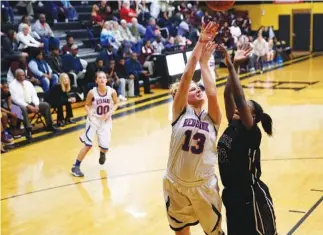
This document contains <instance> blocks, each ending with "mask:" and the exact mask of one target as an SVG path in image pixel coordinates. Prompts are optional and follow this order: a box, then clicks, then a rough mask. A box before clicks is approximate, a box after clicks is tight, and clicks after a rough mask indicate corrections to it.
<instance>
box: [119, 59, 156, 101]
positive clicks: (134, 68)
mask: <svg viewBox="0 0 323 235" xmlns="http://www.w3.org/2000/svg"><path fill="white" fill-rule="evenodd" d="M125 67H126V71H127V73H128V76H129V78H130V79H134V84H135V95H136V96H141V95H140V90H139V88H140V87H139V80H143V81H144V92H145V94H152V93H153V92H152V91H150V83H149V76H148V75H149V72H147V71H145V70H143V69H142V66H141V64H140V63H139V61H138V59H137V54H136V53H131V57H130V58H129V59H128V60H127V61H126V64H125Z"/></svg>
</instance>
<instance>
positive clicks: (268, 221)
mask: <svg viewBox="0 0 323 235" xmlns="http://www.w3.org/2000/svg"><path fill="white" fill-rule="evenodd" d="M218 49H219V50H220V51H221V52H222V53H223V55H224V58H225V59H224V62H225V64H226V65H227V66H228V71H229V77H228V80H227V83H226V86H225V91H224V100H225V110H226V116H227V119H228V122H229V125H228V127H227V128H226V129H225V130H224V133H223V134H222V136H221V137H220V139H219V143H218V157H219V171H220V175H221V181H222V184H223V186H224V189H223V193H222V198H223V203H224V206H225V208H226V217H227V228H228V229H227V231H228V235H241V234H249V235H256V234H266V235H277V229H276V217H275V212H274V207H273V201H272V198H271V195H270V193H269V189H268V187H267V185H266V184H265V183H264V182H262V181H261V180H260V176H261V161H260V144H261V131H260V128H259V127H258V125H257V124H258V123H259V122H261V125H262V127H263V129H264V131H265V132H266V133H267V134H268V135H269V136H271V135H272V119H271V117H270V116H269V115H268V114H266V113H265V112H264V111H263V108H262V107H261V106H260V104H258V103H257V102H256V101H254V100H248V101H247V100H246V98H245V96H244V91H243V88H242V86H241V83H240V80H239V77H238V73H237V72H236V71H239V67H240V64H241V63H243V62H244V61H245V60H246V59H247V58H248V56H249V53H250V52H251V50H252V49H251V48H250V46H249V43H246V44H243V45H241V47H240V48H238V50H237V52H236V53H235V57H234V62H233V63H232V62H231V59H230V55H229V53H228V52H227V51H226V49H225V48H224V46H223V45H219V47H218ZM235 67H236V68H235Z"/></svg>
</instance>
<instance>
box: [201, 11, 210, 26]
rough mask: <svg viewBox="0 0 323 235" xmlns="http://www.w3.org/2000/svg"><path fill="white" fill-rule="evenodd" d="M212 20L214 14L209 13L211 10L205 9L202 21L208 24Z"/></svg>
mask: <svg viewBox="0 0 323 235" xmlns="http://www.w3.org/2000/svg"><path fill="white" fill-rule="evenodd" d="M210 21H212V16H211V15H210V14H209V11H205V13H204V15H203V16H202V18H201V23H202V24H205V25H207V24H208V23H209V22H210Z"/></svg>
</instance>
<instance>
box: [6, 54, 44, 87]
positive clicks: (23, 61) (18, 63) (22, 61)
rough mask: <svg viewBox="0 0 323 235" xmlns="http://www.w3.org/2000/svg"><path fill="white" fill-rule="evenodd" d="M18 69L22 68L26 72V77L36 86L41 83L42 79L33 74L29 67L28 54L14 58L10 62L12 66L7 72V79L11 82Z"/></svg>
mask: <svg viewBox="0 0 323 235" xmlns="http://www.w3.org/2000/svg"><path fill="white" fill-rule="evenodd" d="M17 69H22V70H23V71H24V72H25V79H26V80H28V81H29V82H31V83H32V84H33V85H34V86H35V85H40V81H39V80H38V79H37V78H35V77H33V76H32V73H31V71H30V70H29V68H28V63H27V58H26V56H20V57H19V59H18V60H14V61H12V62H11V64H10V68H9V69H8V73H7V81H8V83H11V82H12V81H13V80H14V79H15V73H16V70H17Z"/></svg>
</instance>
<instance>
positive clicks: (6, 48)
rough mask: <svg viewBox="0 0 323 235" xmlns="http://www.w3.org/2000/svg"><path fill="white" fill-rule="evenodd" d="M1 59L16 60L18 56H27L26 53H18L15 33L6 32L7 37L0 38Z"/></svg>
mask: <svg viewBox="0 0 323 235" xmlns="http://www.w3.org/2000/svg"><path fill="white" fill-rule="evenodd" d="M1 44H2V45H1V54H2V55H1V57H2V58H3V59H5V60H8V61H12V60H17V59H18V58H19V57H20V56H25V57H26V56H28V53H25V52H21V51H18V42H17V33H16V32H15V31H13V30H9V31H8V35H4V36H2V37H1Z"/></svg>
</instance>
